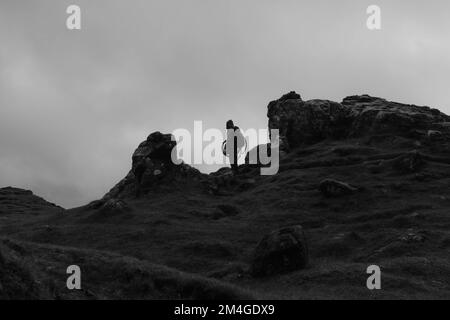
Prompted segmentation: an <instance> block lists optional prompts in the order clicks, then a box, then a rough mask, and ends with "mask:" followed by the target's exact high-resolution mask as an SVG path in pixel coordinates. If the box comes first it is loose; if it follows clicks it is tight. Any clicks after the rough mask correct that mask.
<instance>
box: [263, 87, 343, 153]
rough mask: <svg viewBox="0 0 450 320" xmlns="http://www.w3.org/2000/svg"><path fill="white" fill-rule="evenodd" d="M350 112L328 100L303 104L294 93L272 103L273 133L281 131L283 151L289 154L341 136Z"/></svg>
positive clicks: (270, 121) (270, 109)
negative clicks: (291, 151) (274, 130)
mask: <svg viewBox="0 0 450 320" xmlns="http://www.w3.org/2000/svg"><path fill="white" fill-rule="evenodd" d="M346 116H347V110H346V108H344V107H343V106H342V105H341V104H339V103H336V102H333V101H328V100H310V101H306V102H305V101H303V100H302V99H301V98H300V96H299V95H295V94H293V93H291V94H288V95H285V96H283V97H281V98H280V99H279V100H275V101H272V102H270V103H269V106H268V110H267V117H268V118H269V129H278V130H279V134H280V149H281V150H283V151H289V150H290V149H292V148H295V147H299V146H301V145H305V144H312V143H316V142H319V141H321V140H323V139H325V138H327V137H330V136H339V135H341V133H340V132H341V131H342V130H341V126H342V125H343V124H344V123H345V119H346Z"/></svg>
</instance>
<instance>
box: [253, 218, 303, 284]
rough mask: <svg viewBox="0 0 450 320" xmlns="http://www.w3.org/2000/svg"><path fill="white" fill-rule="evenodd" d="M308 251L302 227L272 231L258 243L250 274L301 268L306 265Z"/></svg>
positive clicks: (260, 274)
mask: <svg viewBox="0 0 450 320" xmlns="http://www.w3.org/2000/svg"><path fill="white" fill-rule="evenodd" d="M308 261H309V253H308V244H307V241H306V237H305V234H304V232H303V228H302V227H301V226H300V225H297V226H291V227H286V228H282V229H279V230H276V231H273V232H271V233H269V234H267V235H266V236H264V237H263V238H262V240H261V241H260V242H259V243H258V245H257V247H256V249H255V252H254V256H253V260H252V264H251V269H250V271H251V274H252V275H253V276H254V277H264V276H270V275H273V274H279V273H286V272H290V271H294V270H299V269H303V268H305V267H306V266H307V265H308Z"/></svg>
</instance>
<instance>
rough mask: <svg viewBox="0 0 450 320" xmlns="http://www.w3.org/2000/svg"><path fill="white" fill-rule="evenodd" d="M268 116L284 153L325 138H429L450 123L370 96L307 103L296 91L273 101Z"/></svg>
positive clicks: (428, 111) (432, 112)
mask: <svg viewBox="0 0 450 320" xmlns="http://www.w3.org/2000/svg"><path fill="white" fill-rule="evenodd" d="M267 117H268V118H269V129H278V130H279V133H280V148H281V150H284V151H289V150H291V149H293V148H296V147H299V146H304V145H310V144H314V143H317V142H320V141H322V140H325V139H342V138H352V137H362V136H365V135H382V134H392V135H399V136H410V135H411V134H413V133H414V132H417V131H422V132H424V136H426V135H427V133H428V132H430V130H433V131H439V130H440V131H442V128H446V126H445V125H444V124H446V123H448V122H449V121H450V117H449V116H447V115H445V114H443V113H442V112H440V111H439V110H437V109H432V108H429V107H419V106H415V105H408V104H401V103H396V102H390V101H387V100H385V99H381V98H377V97H371V96H368V95H360V96H349V97H346V98H345V99H344V100H343V101H342V103H337V102H333V101H328V100H309V101H303V100H302V99H301V97H300V95H298V94H296V93H295V92H290V93H288V94H286V95H284V96H283V97H281V98H280V99H278V100H275V101H272V102H270V103H269V105H268V112H267ZM433 131H431V132H433ZM441 134H442V133H441Z"/></svg>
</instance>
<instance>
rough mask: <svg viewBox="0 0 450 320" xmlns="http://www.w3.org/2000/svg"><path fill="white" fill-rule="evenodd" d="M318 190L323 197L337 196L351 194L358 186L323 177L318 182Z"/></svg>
mask: <svg viewBox="0 0 450 320" xmlns="http://www.w3.org/2000/svg"><path fill="white" fill-rule="evenodd" d="M319 190H320V192H322V194H323V195H324V196H325V197H339V196H342V195H347V194H352V193H354V192H355V191H357V190H358V188H356V187H354V186H352V185H350V184H348V183H345V182H342V181H338V180H334V179H325V180H323V181H322V182H320V184H319Z"/></svg>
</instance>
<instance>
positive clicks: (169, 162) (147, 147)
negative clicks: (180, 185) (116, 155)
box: [100, 131, 202, 204]
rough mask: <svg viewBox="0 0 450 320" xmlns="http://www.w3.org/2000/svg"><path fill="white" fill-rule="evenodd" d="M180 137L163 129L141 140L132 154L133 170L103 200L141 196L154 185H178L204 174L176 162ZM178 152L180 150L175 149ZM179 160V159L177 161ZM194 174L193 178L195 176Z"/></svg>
mask: <svg viewBox="0 0 450 320" xmlns="http://www.w3.org/2000/svg"><path fill="white" fill-rule="evenodd" d="M175 147H176V141H175V140H174V139H173V136H172V135H171V134H163V133H161V132H159V131H157V132H153V133H152V134H150V135H149V136H148V137H147V139H146V140H145V141H143V142H142V143H140V144H139V146H138V148H137V149H136V150H135V151H134V153H133V156H132V165H131V170H130V171H129V173H128V174H127V176H126V177H125V178H123V179H122V180H121V181H120V182H119V183H117V184H116V185H115V186H114V187H113V188H112V189H111V190H110V191H109V192H108V193H107V194H106V195H105V196H104V197H103V199H102V200H100V202H101V203H102V204H104V203H105V201H108V200H110V199H121V198H127V197H130V196H141V195H143V194H145V193H146V192H148V191H149V190H152V189H157V188H166V189H170V188H174V186H175V185H176V184H177V181H178V182H179V181H180V179H181V180H186V178H187V179H188V180H195V179H197V178H199V177H200V176H201V175H202V174H201V173H200V172H199V171H198V170H197V169H194V168H192V167H191V166H189V165H187V164H185V163H175V162H178V161H176V160H177V159H172V151H173V149H174V148H175ZM174 155H176V153H174ZM174 161H175V162H174ZM191 178H192V179H191Z"/></svg>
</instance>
